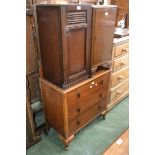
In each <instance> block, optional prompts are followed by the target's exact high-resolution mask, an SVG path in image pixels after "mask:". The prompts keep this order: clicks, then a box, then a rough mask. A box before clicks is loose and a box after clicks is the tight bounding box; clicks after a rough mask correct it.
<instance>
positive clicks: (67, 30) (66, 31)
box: [65, 27, 70, 36]
mask: <svg viewBox="0 0 155 155" xmlns="http://www.w3.org/2000/svg"><path fill="white" fill-rule="evenodd" d="M65 35H66V36H69V35H70V29H69V28H68V27H66V28H65Z"/></svg>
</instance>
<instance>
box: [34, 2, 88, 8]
mask: <svg viewBox="0 0 155 155" xmlns="http://www.w3.org/2000/svg"><path fill="white" fill-rule="evenodd" d="M36 6H45V7H52V6H91V4H71V3H70V4H69V3H68V4H37V5H36Z"/></svg>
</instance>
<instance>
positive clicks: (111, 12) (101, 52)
mask: <svg viewBox="0 0 155 155" xmlns="http://www.w3.org/2000/svg"><path fill="white" fill-rule="evenodd" d="M115 16H116V8H111V7H110V8H94V9H93V37H92V67H96V66H99V65H103V64H104V63H105V62H107V61H111V58H112V42H113V36H114V26H115Z"/></svg>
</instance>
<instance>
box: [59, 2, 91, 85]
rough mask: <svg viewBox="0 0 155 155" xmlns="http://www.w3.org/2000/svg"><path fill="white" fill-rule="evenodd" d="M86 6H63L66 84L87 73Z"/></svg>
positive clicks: (88, 27) (88, 16)
mask: <svg viewBox="0 0 155 155" xmlns="http://www.w3.org/2000/svg"><path fill="white" fill-rule="evenodd" d="M77 7H79V8H80V10H77ZM88 8H89V7H88V6H87V7H86V6H82V5H79V6H77V5H76V6H70V7H69V6H67V7H65V8H63V11H64V12H63V14H64V15H65V18H64V17H63V18H62V20H63V22H62V23H63V24H62V32H63V33H62V38H63V50H64V51H63V60H64V61H63V62H64V76H65V82H66V84H69V83H72V82H75V81H79V80H80V79H82V78H84V77H87V76H88V74H89V62H90V61H89V57H90V56H89V55H90V41H91V40H90V35H91V34H90V24H91V23H90V19H89V18H90V16H91V12H90V11H91V10H90V8H89V9H88ZM88 10H89V11H88Z"/></svg>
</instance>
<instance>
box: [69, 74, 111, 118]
mask: <svg viewBox="0 0 155 155" xmlns="http://www.w3.org/2000/svg"><path fill="white" fill-rule="evenodd" d="M109 80H110V72H109V73H107V74H105V75H103V76H101V77H99V78H97V79H95V80H92V81H90V82H88V83H86V84H85V85H82V86H81V87H79V88H77V89H76V90H74V91H72V92H69V93H68V94H67V105H68V119H69V120H71V119H73V118H75V117H76V116H77V115H79V114H81V113H82V112H84V111H86V110H87V109H88V108H90V107H91V106H93V105H95V104H96V103H98V102H99V101H101V100H103V98H105V97H106V96H107V95H108V88H109Z"/></svg>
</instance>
